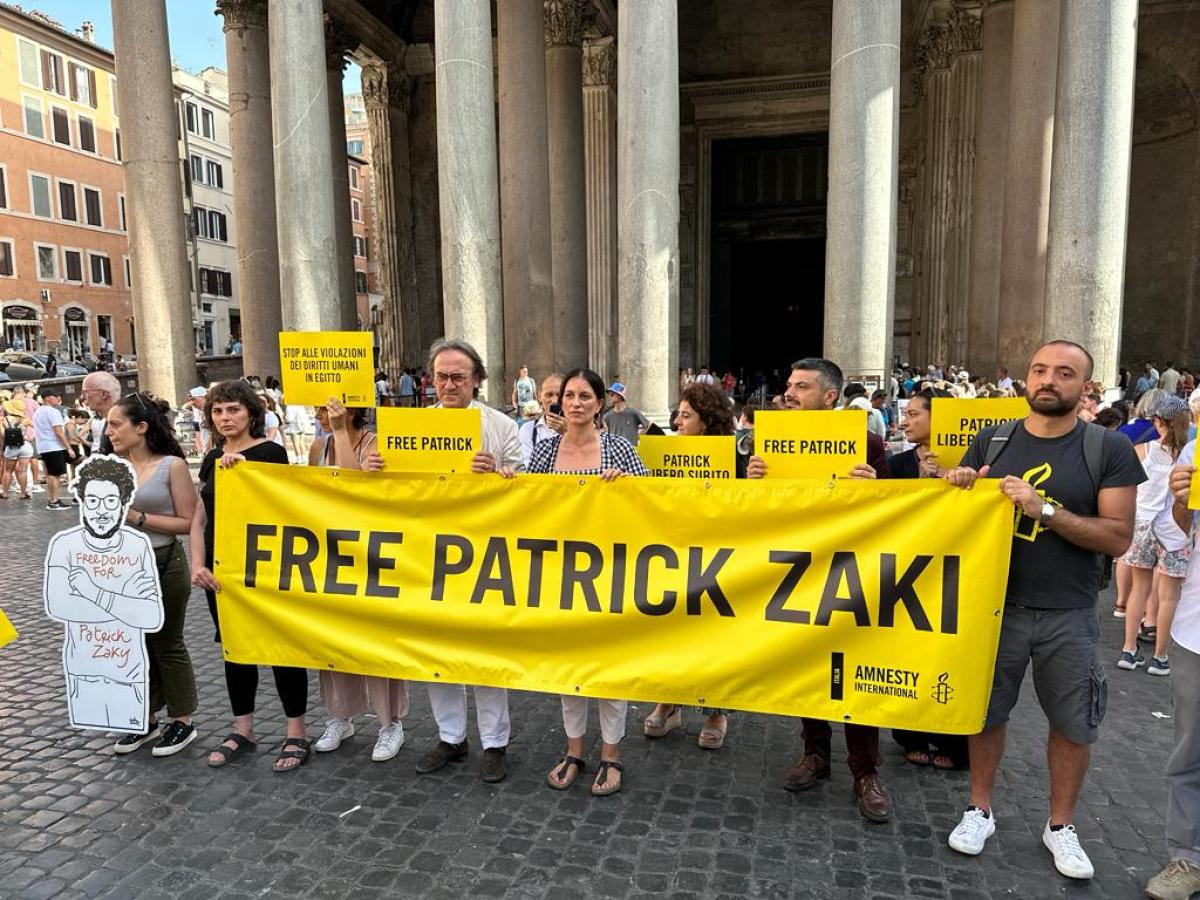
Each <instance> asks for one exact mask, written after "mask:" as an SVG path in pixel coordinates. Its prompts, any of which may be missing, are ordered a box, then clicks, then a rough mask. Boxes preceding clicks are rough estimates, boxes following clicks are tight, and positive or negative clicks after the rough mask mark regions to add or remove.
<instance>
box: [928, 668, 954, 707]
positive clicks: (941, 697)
mask: <svg viewBox="0 0 1200 900" xmlns="http://www.w3.org/2000/svg"><path fill="white" fill-rule="evenodd" d="M949 682H950V673H949V672H943V673H942V674H941V675H939V676H938V680H937V684H935V685H934V686H933V699H934V700H936V701H937V702H938V703H940V704H942V705H943V706H945V705H946V704H947V703H949V702H950V699H951V698H952V697H953V696H954V688H952V687H950V683H949Z"/></svg>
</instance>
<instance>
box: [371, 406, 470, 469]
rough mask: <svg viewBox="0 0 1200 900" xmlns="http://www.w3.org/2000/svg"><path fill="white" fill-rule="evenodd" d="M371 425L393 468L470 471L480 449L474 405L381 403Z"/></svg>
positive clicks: (388, 462)
mask: <svg viewBox="0 0 1200 900" xmlns="http://www.w3.org/2000/svg"><path fill="white" fill-rule="evenodd" d="M375 429H376V432H377V434H378V440H377V444H376V446H377V447H378V448H379V453H380V455H381V456H383V462H384V465H385V466H386V467H387V468H388V469H389V470H390V471H394V472H443V473H451V472H470V471H471V458H472V457H473V456H475V454H476V453H478V452H479V451H480V450H482V449H483V416H482V414H481V413H480V411H479V410H478V409H470V408H468V409H444V408H442V407H437V408H429V409H417V408H410V407H404V406H381V407H379V409H377V410H376V411H375Z"/></svg>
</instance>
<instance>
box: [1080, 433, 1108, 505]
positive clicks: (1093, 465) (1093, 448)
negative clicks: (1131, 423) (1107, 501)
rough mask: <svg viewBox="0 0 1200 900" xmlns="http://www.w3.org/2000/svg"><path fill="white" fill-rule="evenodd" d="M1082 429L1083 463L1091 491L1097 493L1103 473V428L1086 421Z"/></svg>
mask: <svg viewBox="0 0 1200 900" xmlns="http://www.w3.org/2000/svg"><path fill="white" fill-rule="evenodd" d="M1083 429H1084V431H1083V464H1084V466H1085V467H1086V468H1087V473H1088V478H1090V479H1091V481H1092V493H1093V494H1097V495H1098V494H1099V493H1100V478H1101V476H1103V474H1104V433H1105V428H1104V426H1102V425H1097V424H1095V423H1094V422H1086V423H1084V426H1083Z"/></svg>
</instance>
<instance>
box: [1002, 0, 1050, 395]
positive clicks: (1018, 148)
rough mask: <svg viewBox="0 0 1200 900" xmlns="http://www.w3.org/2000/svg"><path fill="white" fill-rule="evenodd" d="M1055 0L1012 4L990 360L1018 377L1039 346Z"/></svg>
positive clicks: (1019, 0)
mask: <svg viewBox="0 0 1200 900" xmlns="http://www.w3.org/2000/svg"><path fill="white" fill-rule="evenodd" d="M1058 19H1059V0H1013V36H1012V88H1011V91H1010V96H1009V101H1010V105H1009V114H1008V115H1009V120H1008V156H1007V164H1006V167H1005V171H1006V175H1005V184H1004V232H1003V241H1002V250H1001V257H1000V306H999V313H998V316H997V322H998V324H999V328H998V333H999V341H998V346H997V355H998V356H999V362H1000V364H1001V365H1005V366H1008V368H1009V369H1010V370H1011V372H1012V374H1013V376H1014V377H1018V376H1023V375H1024V373H1025V371H1026V366H1028V364H1029V359H1030V357H1031V356H1032V355H1033V352H1034V350H1036V349H1037V347H1038V345H1039V344H1040V343H1041V341H1042V330H1043V317H1044V302H1045V292H1046V239H1047V227H1048V223H1049V216H1050V162H1051V149H1052V146H1053V139H1054V93H1055V83H1056V77H1057V72H1058Z"/></svg>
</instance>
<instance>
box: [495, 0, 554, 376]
mask: <svg viewBox="0 0 1200 900" xmlns="http://www.w3.org/2000/svg"><path fill="white" fill-rule="evenodd" d="M496 20H497V22H496V25H497V27H496V48H497V56H498V60H497V79H496V81H497V86H498V90H499V94H500V116H499V128H500V234H501V237H502V242H503V246H504V255H503V260H502V272H503V278H504V350H505V358H506V360H507V362H508V367H509V371H508V372H507V373H501V372H496V373H495V374H496V376H497V377H499V376H501V375H504V376H505V377H504V379H503V380H504V382H505V383H506V384H508V383H511V382H512V381H513V379H515V378H516V377H517V369H518V368H520V367H521V366H527V367H528V368H529V371H530V372H531V373H532V374H533V376H534V377H535V378H536V379H539V380H540V379H541V378H542V377H543V376H545V375H546V374H548V373H549V372H551V371H553V370H554V363H555V359H554V345H555V341H556V340H557V339H558V338H559V337H560V335H558V334H557V332H556V330H555V321H554V290H553V276H552V274H551V272H552V262H551V255H550V228H551V224H550V223H551V213H550V162H549V143H548V139H547V136H546V104H545V103H544V102H541V100H542V99H543V98H544V97H545V96H546V57H545V51H544V46H545V44H544V38H543V36H542V31H543V28H542V0H498V2H497V4H496Z"/></svg>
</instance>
